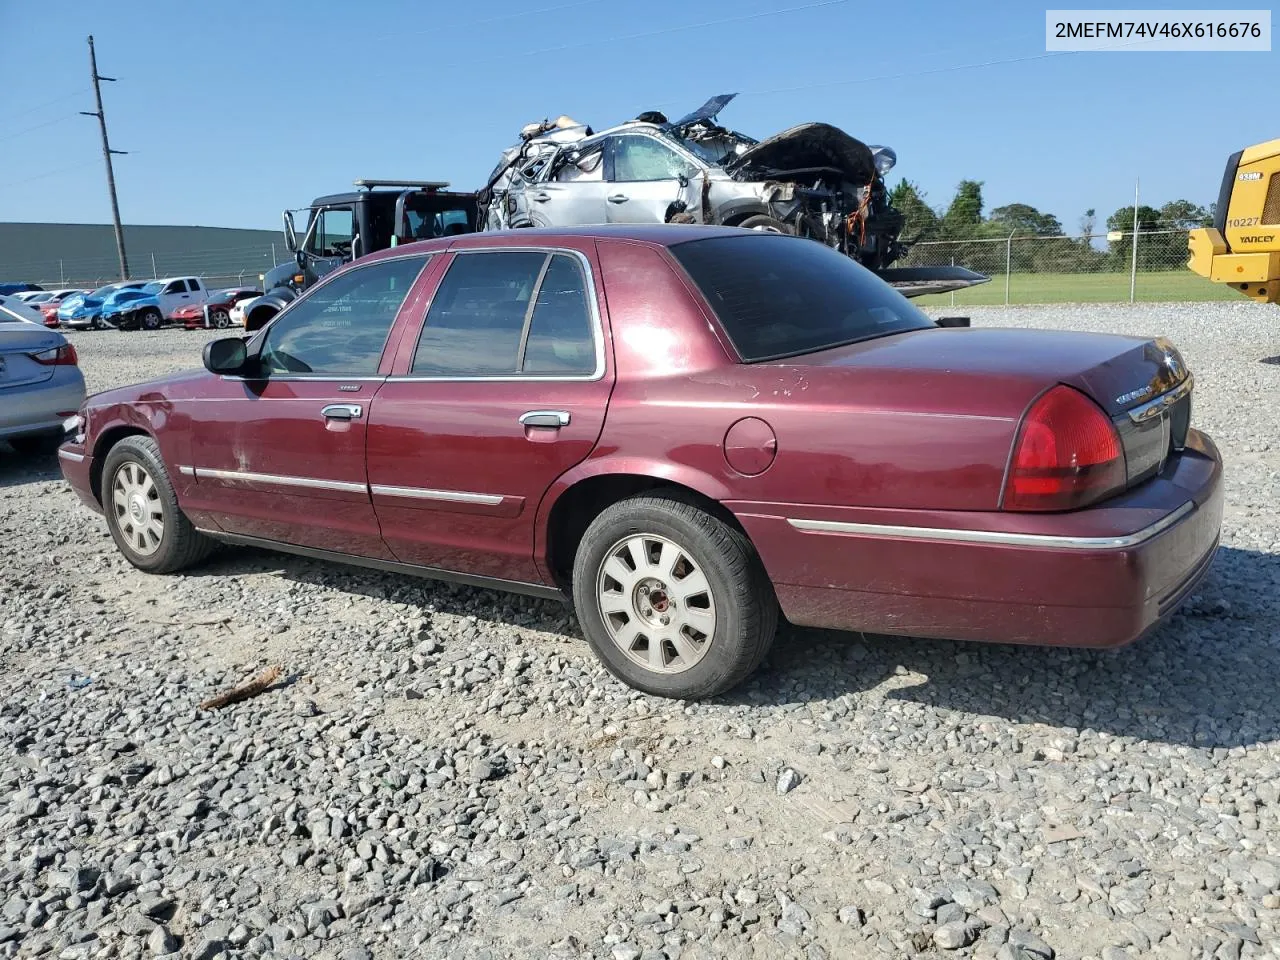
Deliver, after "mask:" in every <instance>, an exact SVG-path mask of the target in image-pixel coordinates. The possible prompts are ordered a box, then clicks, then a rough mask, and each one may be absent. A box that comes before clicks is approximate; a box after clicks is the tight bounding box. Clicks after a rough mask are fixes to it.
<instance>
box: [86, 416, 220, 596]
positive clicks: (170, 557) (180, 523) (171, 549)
mask: <svg viewBox="0 0 1280 960" xmlns="http://www.w3.org/2000/svg"><path fill="white" fill-rule="evenodd" d="M135 464H136V465H138V466H141V468H142V469H143V470H144V471H146V473H147V475H149V476H150V478H151V480H152V482H153V484H154V489H155V497H154V499H153V500H150V501H149V504H150V506H151V507H152V508H153V509H158V510H159V511H160V514H161V515H162V517H163V520H162V523H163V534H162V535H161V536H160V537H159V543H158V545H156V546H155V547H154V549H153V551H152V552H150V553H146V552H142V551H140V550H139V548H138V547H137V546H136V545H135V543H134V542H131V540H130V538H129V537H128V536H127V535H126V534H125V532H124V531H123V530H122V529H121V519H122V517H123V516H124V512H123V511H121V510H120V509H119V507H118V506H117V504H116V503H115V502H114V499H113V491H114V490H115V487H116V482H117V477H118V476H119V475H120V474H121V471H126V470H128V468H129V467H130V465H135ZM102 510H103V513H105V514H106V517H107V528H108V529H109V530H110V531H111V538H112V539H113V540H115V542H116V546H117V547H118V548H119V550H120V552H121V553H122V554H124V558H125V559H126V560H128V561H129V562H130V563H131V564H133V565H134V566H135V567H137V568H138V569H139V570H144V571H146V572H147V573H176V572H177V571H179V570H185V569H186V568H188V567H191V566H194V565H195V564H197V563H199V562H200V561H202V560H204V559H205V558H206V557H207V556H209V554H210V553H211V552H212V551H213V549H214V547H215V546H216V544H215V543H214V541H212V540H210V539H209V538H208V537H206V536H205V535H204V534H202V533H200V532H199V531H197V530H196V528H195V527H194V526H192V525H191V521H190V520H188V519H187V517H186V515H185V514H184V513H183V512H182V510H181V509H180V508H179V507H178V498H177V495H176V494H175V493H174V492H173V484H171V483H170V482H169V473H168V471H167V470H165V467H164V461H163V460H161V459H160V447H159V445H158V444H157V443H156V442H155V440H153V439H152V438H151V437H145V436H132V437H125V438H124V439H123V440H121V441H120V442H119V443H117V444H116V445H115V446H114V447H112V448H111V450H110V451H109V452H108V453H107V458H106V462H105V463H104V464H103V468H102Z"/></svg>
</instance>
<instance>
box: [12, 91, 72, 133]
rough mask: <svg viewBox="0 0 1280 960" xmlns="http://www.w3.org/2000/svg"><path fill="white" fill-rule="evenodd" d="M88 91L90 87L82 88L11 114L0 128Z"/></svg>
mask: <svg viewBox="0 0 1280 960" xmlns="http://www.w3.org/2000/svg"><path fill="white" fill-rule="evenodd" d="M87 89H88V87H81V88H80V89H78V90H76V91H75V92H74V93H68V94H65V95H63V96H61V97H54V98H53V99H52V100H46V101H44V102H43V103H37V104H36V105H35V106H34V107H27V108H26V109H25V110H19V111H18V112H17V113H11V114H9V115H8V116H7V117H4V118H3V119H0V127H3V126H4V125H5V124H6V123H8V122H9V121H11V120H16V119H17V118H18V117H25V116H27V115H28V114H32V113H37V112H38V111H40V110H43V109H45V108H46V107H52V106H56V105H57V104H59V103H65V102H66V101H68V100H73V99H75V98H76V97H79V96H82V95H83V94H84V92H85V91H86V90H87Z"/></svg>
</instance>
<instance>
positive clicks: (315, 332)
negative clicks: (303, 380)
mask: <svg viewBox="0 0 1280 960" xmlns="http://www.w3.org/2000/svg"><path fill="white" fill-rule="evenodd" d="M428 259H429V258H428V257H425V256H422V257H397V258H395V259H392V260H379V261H377V262H376V263H370V264H367V265H365V266H361V267H357V268H356V269H354V270H350V271H348V272H346V273H343V274H341V275H340V276H336V277H334V278H333V279H332V280H330V281H329V282H328V283H325V284H323V285H322V286H319V287H317V288H316V289H315V290H314V291H313V292H312V293H311V294H310V295H309V296H307V297H305V298H303V299H302V300H300V301H298V302H297V303H296V304H294V305H293V306H292V307H290V308H289V309H288V310H286V311H285V312H284V313H282V314H281V315H280V316H279V318H278V319H277V320H276V321H275V322H274V323H273V324H271V326H269V327H268V328H267V331H266V334H265V339H264V341H263V345H262V350H261V353H260V357H261V365H262V372H263V374H264V375H266V376H268V377H269V376H272V375H275V376H280V375H288V374H309V375H329V376H335V377H344V376H346V377H352V376H369V375H372V374H375V373H377V372H378V363H379V361H380V360H381V359H382V351H383V348H384V347H385V346H386V343H387V334H388V333H390V331H391V324H392V323H393V322H394V321H395V318H396V314H397V313H398V312H399V310H400V306H401V304H402V303H404V299H405V297H407V296H408V294H409V289H410V287H412V286H413V282H414V280H416V279H417V277H418V274H420V273H421V272H422V268H423V267H424V266H425V265H426V262H427V260H428Z"/></svg>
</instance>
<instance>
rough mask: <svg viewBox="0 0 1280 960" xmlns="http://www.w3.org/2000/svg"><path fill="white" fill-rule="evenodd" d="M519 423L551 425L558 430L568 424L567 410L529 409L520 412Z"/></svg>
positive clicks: (538, 425) (531, 425) (524, 424)
mask: <svg viewBox="0 0 1280 960" xmlns="http://www.w3.org/2000/svg"><path fill="white" fill-rule="evenodd" d="M520 423H521V424H522V425H523V426H526V427H551V428H553V429H555V430H559V429H560V428H561V427H567V426H568V425H569V411H568V410H530V411H529V412H528V413H522V414H520Z"/></svg>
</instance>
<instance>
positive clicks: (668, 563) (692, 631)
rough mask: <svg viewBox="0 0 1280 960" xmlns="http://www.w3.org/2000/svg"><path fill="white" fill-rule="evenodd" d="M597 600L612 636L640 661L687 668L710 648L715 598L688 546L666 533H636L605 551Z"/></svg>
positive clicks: (663, 668) (654, 667)
mask: <svg viewBox="0 0 1280 960" xmlns="http://www.w3.org/2000/svg"><path fill="white" fill-rule="evenodd" d="M596 599H597V602H598V603H599V605H600V616H601V619H602V620H603V621H604V626H605V629H606V630H607V631H608V633H609V637H610V639H611V640H612V641H613V642H614V644H616V645H617V647H618V649H619V650H621V651H622V652H623V653H624V654H626V656H627V657H628V658H629V659H630V660H632V661H633V662H634V663H635V664H636V665H637V666H640V667H642V668H644V669H645V670H649V671H652V672H653V673H662V674H673V673H683V672H684V671H686V670H688V669H690V668H692V667H693V666H694V665H695V664H697V663H698V661H700V660H701V659H702V658H703V656H705V655H706V653H707V651H708V650H709V649H710V648H711V640H712V638H713V637H714V636H715V632H716V607H715V598H714V597H713V596H712V593H711V585H710V584H709V583H708V582H707V578H706V575H705V574H704V573H703V572H702V570H701V569H699V567H698V564H697V563H696V562H695V561H694V559H693V557H692V556H691V555H690V554H689V552H688V551H687V550H685V549H684V548H683V547H681V546H680V545H679V544H677V543H675V542H674V541H672V540H669V539H668V538H666V537H661V536H658V535H656V534H635V535H632V536H628V537H624V538H623V539H621V540H619V541H618V542H617V543H615V544H614V545H613V546H612V547H611V548H610V549H609V551H608V552H607V553H606V554H605V557H604V560H603V562H602V563H601V564H600V570H599V573H598V575H597V577H596Z"/></svg>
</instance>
